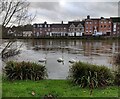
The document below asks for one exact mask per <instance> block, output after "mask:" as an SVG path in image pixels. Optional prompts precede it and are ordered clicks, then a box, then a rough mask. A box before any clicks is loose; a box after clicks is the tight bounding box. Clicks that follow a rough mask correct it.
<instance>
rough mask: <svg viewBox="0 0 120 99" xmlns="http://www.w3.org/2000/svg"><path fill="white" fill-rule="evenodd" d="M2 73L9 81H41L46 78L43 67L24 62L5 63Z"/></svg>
mask: <svg viewBox="0 0 120 99" xmlns="http://www.w3.org/2000/svg"><path fill="white" fill-rule="evenodd" d="M4 72H5V74H6V77H7V79H9V80H27V79H29V80H41V79H44V78H46V77H47V72H46V68H45V66H43V65H40V64H36V63H30V62H24V61H23V62H15V61H9V62H7V63H6V66H5V68H4Z"/></svg>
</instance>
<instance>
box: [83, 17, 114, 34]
mask: <svg viewBox="0 0 120 99" xmlns="http://www.w3.org/2000/svg"><path fill="white" fill-rule="evenodd" d="M111 33H112V20H111V19H110V18H104V17H101V18H90V16H89V15H88V16H87V19H85V34H84V35H87V36H92V35H108V36H110V35H111Z"/></svg>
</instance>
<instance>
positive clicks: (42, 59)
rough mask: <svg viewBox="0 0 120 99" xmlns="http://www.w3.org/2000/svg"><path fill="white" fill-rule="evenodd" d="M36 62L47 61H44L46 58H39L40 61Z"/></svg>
mask: <svg viewBox="0 0 120 99" xmlns="http://www.w3.org/2000/svg"><path fill="white" fill-rule="evenodd" d="M38 61H39V62H46V61H47V60H46V58H41V59H39V60H38Z"/></svg>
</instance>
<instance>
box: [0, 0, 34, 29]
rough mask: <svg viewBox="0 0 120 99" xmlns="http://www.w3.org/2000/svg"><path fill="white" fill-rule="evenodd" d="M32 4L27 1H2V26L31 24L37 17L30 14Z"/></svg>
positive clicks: (0, 7)
mask: <svg viewBox="0 0 120 99" xmlns="http://www.w3.org/2000/svg"><path fill="white" fill-rule="evenodd" d="M29 5H30V3H29V2H27V1H25V0H0V15H1V16H2V26H5V27H6V26H9V27H10V26H13V25H21V24H22V25H23V24H26V23H28V22H29V23H30V22H31V21H32V20H33V19H34V18H35V15H34V16H33V14H30V13H29V11H28V9H29Z"/></svg>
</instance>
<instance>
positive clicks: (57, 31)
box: [49, 21, 68, 36]
mask: <svg viewBox="0 0 120 99" xmlns="http://www.w3.org/2000/svg"><path fill="white" fill-rule="evenodd" d="M67 35H68V24H64V23H63V21H62V22H61V23H59V24H51V33H50V35H49V36H67Z"/></svg>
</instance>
